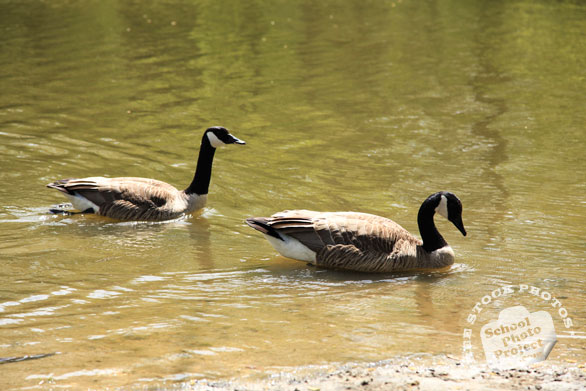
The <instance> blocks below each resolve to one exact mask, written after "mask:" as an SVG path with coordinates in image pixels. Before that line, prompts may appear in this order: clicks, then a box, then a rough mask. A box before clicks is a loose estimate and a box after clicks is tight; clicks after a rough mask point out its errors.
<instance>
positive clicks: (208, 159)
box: [185, 133, 216, 195]
mask: <svg viewBox="0 0 586 391" xmlns="http://www.w3.org/2000/svg"><path fill="white" fill-rule="evenodd" d="M214 153H216V148H214V147H212V145H211V144H210V140H209V139H208V136H207V133H205V134H204V135H203V138H202V140H201V147H200V149H199V157H198V158H197V167H196V169H195V175H194V176H193V181H191V184H190V185H189V186H188V187H187V189H185V193H186V194H198V195H202V194H208V188H209V186H210V179H211V177H212V163H213V161H214Z"/></svg>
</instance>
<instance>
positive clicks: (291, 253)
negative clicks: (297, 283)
mask: <svg viewBox="0 0 586 391" xmlns="http://www.w3.org/2000/svg"><path fill="white" fill-rule="evenodd" d="M280 235H281V236H282V237H283V239H285V240H284V241H283V240H279V239H277V238H275V237H273V236H269V235H265V238H267V240H268V241H269V243H270V244H271V246H273V247H274V248H275V250H277V251H278V252H279V253H280V254H281V255H282V256H284V257H287V258H292V259H296V260H298V261H304V262H311V263H315V251H312V250H310V249H309V248H308V247H306V246H305V245H303V244H301V242H300V241H299V240H297V239H293V238H292V237H291V236H287V235H283V234H280Z"/></svg>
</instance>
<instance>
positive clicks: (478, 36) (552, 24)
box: [0, 0, 586, 389]
mask: <svg viewBox="0 0 586 391" xmlns="http://www.w3.org/2000/svg"><path fill="white" fill-rule="evenodd" d="M220 3H221V4H220ZM0 7H1V8H2V12H0V31H1V32H2V37H3V38H2V42H1V44H0V53H1V56H0V73H1V74H2V78H1V79H0V86H1V87H0V90H1V93H0V165H1V170H0V180H1V182H0V183H1V184H0V200H1V201H0V237H1V241H0V262H1V266H2V267H1V268H0V362H1V359H2V358H7V357H22V356H27V355H30V356H33V355H37V354H52V353H57V354H54V355H51V356H49V357H45V358H39V359H37V360H26V361H20V362H10V363H6V364H1V365H0V388H2V389H28V388H30V387H32V388H35V387H38V388H41V389H42V388H48V387H73V388H74V389H79V388H104V387H116V386H126V387H139V386H142V385H145V384H149V385H155V384H158V385H160V384H165V383H166V384H171V383H173V382H181V381H189V380H192V379H199V378H210V379H218V378H227V377H232V376H251V375H258V374H262V373H265V372H266V371H270V370H271V369H274V368H281V367H288V366H300V365H309V364H326V363H336V362H346V361H358V362H361V361H371V360H381V359H385V358H388V357H392V356H396V355H402V354H409V353H416V352H425V353H431V354H440V353H441V354H448V355H451V356H454V357H457V358H459V357H460V356H461V354H462V344H463V337H462V334H463V330H464V329H465V328H467V327H470V328H472V329H473V331H474V335H473V340H472V343H473V348H474V355H475V359H476V360H477V361H479V362H482V361H483V360H484V354H483V350H482V345H481V342H480V336H479V330H480V327H481V326H482V325H483V324H486V323H488V322H489V321H491V320H492V319H495V318H496V317H497V316H498V313H499V311H501V310H502V309H504V308H507V307H510V306H514V305H525V306H526V307H527V308H528V309H529V310H531V311H538V310H545V311H548V312H549V313H551V315H552V318H553V320H554V324H555V328H556V332H557V335H558V343H557V345H556V346H555V348H554V350H553V351H552V353H551V355H550V357H549V359H548V360H553V361H556V360H557V361H563V362H575V361H583V360H585V359H586V354H585V353H584V351H585V348H586V343H585V341H584V331H586V330H585V329H584V326H583V325H584V322H585V321H586V309H585V307H584V302H585V301H584V300H585V298H586V294H585V293H584V281H585V277H586V273H585V272H584V270H583V265H584V260H585V254H586V242H585V240H584V224H585V222H586V219H585V217H586V213H585V211H586V184H585V183H586V176H585V174H584V173H585V172H586V171H585V169H586V159H585V158H584V151H585V147H586V132H585V131H584V124H585V123H586V114H585V113H586V112H585V111H584V107H585V104H586V95H585V91H586V88H585V87H586V85H585V81H584V69H586V50H585V49H586V48H585V46H584V45H585V44H584V42H585V41H584V36H583V32H584V31H585V29H586V7H585V6H584V4H582V3H580V2H575V3H574V2H557V3H550V2H545V1H544V2H538V1H537V2H536V1H508V2H477V3H476V4H474V3H471V2H467V1H452V2H425V3H422V2H413V1H407V0H403V1H399V0H397V1H386V2H385V1H382V2H380V1H373V2H366V3H365V2H364V1H359V2H351V1H347V2H344V3H340V2H327V1H326V2H319V3H313V2H305V3H300V2H281V3H272V2H267V3H263V2H261V3H254V4H249V3H248V2H218V4H216V3H210V4H199V3H198V2H193V3H191V2H188V1H176V2H165V3H161V4H159V3H155V4H143V3H141V2H138V3H136V4H135V3H131V2H114V1H100V2H79V3H76V2H73V3H71V2H61V1H51V2H32V1H30V2H10V1H0ZM216 124H221V125H224V126H226V127H228V128H229V129H231V130H232V131H233V133H234V134H235V135H236V136H237V137H239V138H242V139H244V140H246V141H247V145H246V146H244V147H238V148H236V147H227V148H225V149H222V150H220V151H218V153H217V154H216V160H215V164H214V172H213V178H212V185H211V188H210V197H209V204H208V207H206V209H205V210H204V211H203V212H202V213H200V214H198V215H195V216H191V217H188V218H185V219H180V220H177V221H172V222H167V223H160V224H147V223H120V222H116V221H112V220H106V219H102V218H97V217H94V216H83V217H82V216H72V217H61V216H52V215H49V214H47V210H48V209H49V208H50V207H52V206H54V205H56V204H58V203H61V202H64V201H65V200H64V199H61V198H60V195H59V194H58V193H57V192H55V191H53V190H50V189H46V188H44V185H45V184H46V183H49V182H51V181H53V180H56V179H60V178H67V177H75V176H89V175H110V176H122V175H124V176H144V177H152V178H157V179H161V180H164V181H167V182H169V183H172V184H174V185H177V186H178V187H183V186H187V184H188V183H189V182H190V180H191V177H192V174H193V169H194V167H195V159H196V156H197V151H198V148H199V141H200V138H201V134H202V132H203V130H204V129H205V128H206V127H207V126H209V125H216ZM444 189H445V190H451V191H453V192H455V193H456V194H457V195H458V196H459V197H460V198H461V200H462V202H463V205H464V224H465V225H466V228H467V230H468V233H469V235H468V236H467V237H462V236H461V235H460V234H459V233H458V231H457V230H456V229H455V228H454V227H453V226H451V225H450V224H449V223H447V222H445V221H438V226H439V228H440V230H441V232H442V233H443V234H444V236H445V237H446V239H447V240H448V242H450V244H451V245H452V247H453V248H454V250H455V252H456V254H457V261H456V264H455V265H454V266H453V267H452V268H451V269H450V270H449V271H445V272H438V273H422V274H407V275H365V274H354V273H341V272H332V271H326V270H319V269H315V268H311V267H308V266H306V265H305V264H304V263H302V262H296V261H293V260H289V259H285V258H282V257H280V256H278V255H277V254H276V253H275V251H274V250H273V249H272V248H271V247H270V245H269V244H268V243H267V242H266V241H265V240H264V239H263V238H262V236H261V235H259V234H258V233H257V232H255V231H253V230H251V229H250V228H248V227H247V226H245V225H244V223H243V220H244V219H245V218H246V217H249V216H263V215H269V214H272V213H273V212H276V211H279V210H283V209H291V208H307V209H316V210H356V211H363V212H369V213H375V214H379V215H384V216H388V217H391V218H393V219H394V220H395V221H397V222H398V223H400V224H401V225H403V226H404V227H405V228H407V229H408V230H409V231H411V232H413V233H417V225H416V215H417V210H418V208H419V205H420V203H421V202H422V201H423V200H424V199H425V198H426V197H427V196H428V195H429V194H431V193H433V192H435V191H438V190H444ZM507 284H511V285H515V286H518V285H519V284H525V285H528V286H531V285H533V286H535V287H537V288H539V289H540V290H541V291H540V292H548V293H550V294H551V295H552V296H554V297H555V298H557V299H558V300H559V301H560V302H561V303H563V306H564V308H565V309H566V310H567V316H566V317H570V318H571V319H572V320H573V326H572V327H570V328H566V327H565V325H564V323H563V318H562V316H561V315H560V314H559V313H558V312H559V309H558V308H554V307H552V306H551V301H549V302H548V301H546V300H543V299H542V298H541V296H534V295H531V294H527V293H524V294H522V293H518V292H517V293H516V294H514V295H509V296H506V297H500V298H497V299H491V302H490V303H489V304H488V305H486V306H483V312H482V313H481V315H480V316H479V319H478V321H477V323H476V324H475V325H474V326H471V325H470V324H468V323H467V318H468V316H469V314H470V313H471V312H472V311H473V307H474V306H475V304H476V303H478V302H480V301H481V299H482V298H483V297H484V296H486V295H490V293H491V292H492V291H494V290H495V289H497V288H498V287H500V286H503V285H507ZM546 296H547V295H546Z"/></svg>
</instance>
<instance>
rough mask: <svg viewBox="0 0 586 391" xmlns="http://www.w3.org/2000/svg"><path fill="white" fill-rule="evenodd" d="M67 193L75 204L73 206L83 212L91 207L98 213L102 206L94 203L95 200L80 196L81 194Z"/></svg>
mask: <svg viewBox="0 0 586 391" xmlns="http://www.w3.org/2000/svg"><path fill="white" fill-rule="evenodd" d="M65 195H66V196H67V198H69V201H71V204H72V205H73V207H74V208H75V209H77V210H79V211H81V212H83V211H84V210H88V209H90V208H91V209H93V210H94V213H98V210H99V209H100V207H99V206H98V205H96V204H94V203H93V202H91V201H90V200H88V199H87V198H85V197H82V196H80V195H79V194H76V195H71V194H65Z"/></svg>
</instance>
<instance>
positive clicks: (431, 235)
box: [417, 196, 448, 252]
mask: <svg viewBox="0 0 586 391" xmlns="http://www.w3.org/2000/svg"><path fill="white" fill-rule="evenodd" d="M432 198H433V196H432V197H429V198H428V199H427V200H425V201H424V202H423V204H421V208H419V213H418V215H417V225H418V226H419V233H420V234H421V240H423V249H424V250H425V251H427V252H432V251H435V250H437V249H438V248H442V247H444V246H447V244H448V243H447V242H446V241H445V239H444V238H443V236H442V235H440V233H439V231H438V230H437V228H436V227H435V223H434V222H433V215H434V214H435V208H436V206H437V205H438V202H439V201H438V200H434V199H432Z"/></svg>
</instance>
